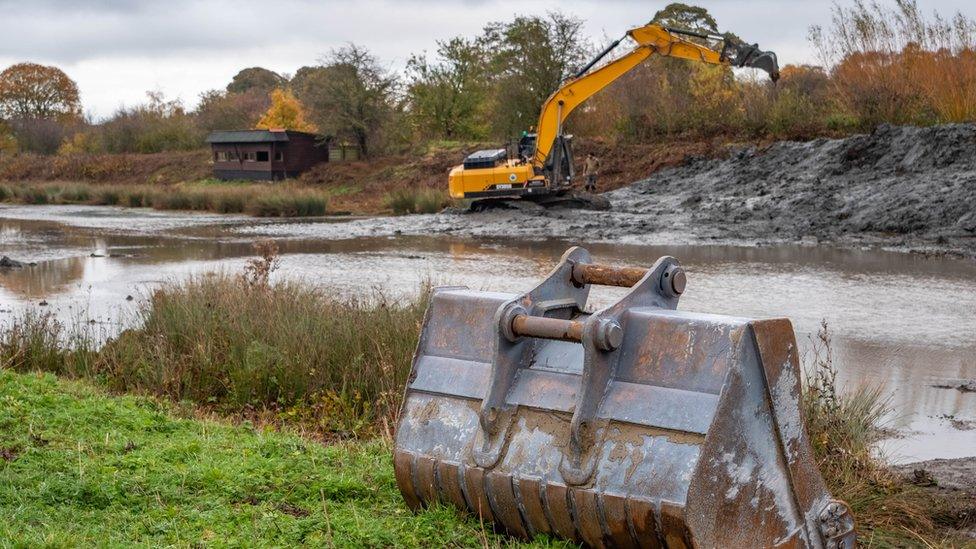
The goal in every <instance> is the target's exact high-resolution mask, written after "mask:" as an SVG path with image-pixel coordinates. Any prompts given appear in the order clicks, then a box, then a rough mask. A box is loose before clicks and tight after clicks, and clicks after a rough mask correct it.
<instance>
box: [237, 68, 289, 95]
mask: <svg viewBox="0 0 976 549" xmlns="http://www.w3.org/2000/svg"><path fill="white" fill-rule="evenodd" d="M287 83H288V81H287V79H285V77H283V76H281V75H280V74H278V73H276V72H274V71H270V70H268V69H265V68H263V67H249V68H246V69H243V70H241V71H240V72H238V73H237V74H236V75H234V79H233V80H231V81H230V84H227V91H228V92H229V93H244V92H246V91H249V90H255V89H256V90H260V91H263V92H264V93H266V94H270V93H271V91H272V90H274V89H277V88H280V87H282V86H284V85H285V84H287Z"/></svg>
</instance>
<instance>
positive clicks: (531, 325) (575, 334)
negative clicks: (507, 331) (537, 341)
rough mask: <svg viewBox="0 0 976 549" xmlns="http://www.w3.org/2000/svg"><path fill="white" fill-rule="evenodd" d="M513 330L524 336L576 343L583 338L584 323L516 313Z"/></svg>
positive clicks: (516, 333)
mask: <svg viewBox="0 0 976 549" xmlns="http://www.w3.org/2000/svg"><path fill="white" fill-rule="evenodd" d="M512 331H513V332H514V333H515V335H518V336H524V337H537V338H541V339H552V340H556V341H572V342H576V343H579V342H580V341H582V340H583V323H582V322H578V321H575V320H561V319H558V318H546V317H542V316H528V315H516V316H515V318H514V319H512Z"/></svg>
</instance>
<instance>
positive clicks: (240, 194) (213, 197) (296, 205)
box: [0, 180, 332, 217]
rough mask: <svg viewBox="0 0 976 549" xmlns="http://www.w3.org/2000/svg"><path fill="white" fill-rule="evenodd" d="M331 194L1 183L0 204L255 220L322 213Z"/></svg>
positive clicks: (207, 186)
mask: <svg viewBox="0 0 976 549" xmlns="http://www.w3.org/2000/svg"><path fill="white" fill-rule="evenodd" d="M331 194H332V193H331V192H330V191H325V190H320V189H311V188H305V187H300V186H297V185H291V184H287V183H282V184H277V185H267V184H260V183H249V184H243V183H241V182H215V181H212V180H203V181H199V182H196V183H188V184H182V185H169V186H160V185H113V184H93V183H6V184H3V185H0V202H14V203H21V204H97V205H104V206H128V207H134V208H139V207H147V208H155V209H157V210H196V211H210V212H217V213H247V214H249V215H253V216H259V217H313V216H322V215H325V214H326V212H327V210H328V204H329V196H331Z"/></svg>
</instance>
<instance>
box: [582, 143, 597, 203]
mask: <svg viewBox="0 0 976 549" xmlns="http://www.w3.org/2000/svg"><path fill="white" fill-rule="evenodd" d="M599 172H600V159H599V158H597V157H596V155H595V154H593V153H587V155H586V160H584V161H583V190H584V191H586V192H588V193H595V192H596V176H597V174H598V173H599Z"/></svg>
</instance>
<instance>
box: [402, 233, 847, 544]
mask: <svg viewBox="0 0 976 549" xmlns="http://www.w3.org/2000/svg"><path fill="white" fill-rule="evenodd" d="M591 284H601V285H612V286H624V287H630V291H629V292H628V293H627V295H626V296H625V297H623V298H622V299H621V300H620V301H619V302H617V303H615V304H613V305H611V306H609V307H607V308H605V309H603V310H600V311H597V312H595V313H592V314H590V313H585V312H583V311H584V310H585V305H586V300H587V295H588V293H589V290H590V285H591ZM684 286H685V274H684V272H683V271H682V269H681V267H679V266H678V262H677V261H676V260H675V259H674V258H671V257H663V258H661V259H659V260H658V261H657V263H655V264H654V266H653V267H652V268H650V269H636V268H623V269H617V268H612V267H607V266H602V265H597V264H593V263H592V262H591V260H590V255H589V253H588V252H587V251H586V250H584V249H582V248H572V249H570V250H569V251H567V252H566V254H564V255H563V258H562V261H561V262H560V264H559V265H558V266H557V267H556V268H555V270H553V271H552V273H551V274H550V275H549V277H548V278H546V279H545V280H544V281H543V282H542V283H541V284H539V285H538V286H537V287H536V288H535V289H533V290H531V291H530V292H528V293H526V294H522V295H513V294H505V293H493V292H476V291H471V290H468V289H464V288H440V289H438V290H436V291H435V293H434V295H433V297H432V298H431V302H430V306H429V308H428V310H427V316H426V318H425V320H424V326H423V332H422V334H421V337H420V344H419V346H418V348H417V354H416V356H415V358H414V363H413V371H412V373H411V375H410V380H409V384H408V386H407V391H406V398H405V401H404V405H403V412H402V415H401V419H400V423H399V426H398V429H397V434H396V449H395V457H394V468H395V471H396V479H397V483H398V484H399V486H400V491H401V492H402V493H403V497H404V498H405V499H406V501H407V503H408V504H409V505H410V506H411V507H414V508H419V507H421V506H424V505H427V504H430V503H432V502H435V501H440V502H444V503H449V504H453V505H456V506H458V507H461V508H463V509H468V510H470V511H472V512H474V513H477V514H478V515H480V516H481V517H483V518H484V519H486V520H490V521H494V522H495V523H496V524H498V525H499V526H500V527H502V528H503V529H504V530H506V531H508V532H510V533H512V534H514V535H518V536H532V535H535V534H538V533H550V534H553V535H556V536H559V537H563V538H568V539H571V540H577V541H582V542H585V543H587V544H589V545H592V546H597V547H602V546H621V547H665V546H666V547H779V546H785V547H853V545H854V537H855V534H854V523H853V517H852V516H851V513H850V510H849V509H848V507H847V505H846V504H844V503H843V502H840V501H836V500H832V499H831V497H830V494H828V493H827V490H826V488H825V486H824V483H823V480H822V479H821V477H820V473H819V471H818V470H817V468H816V465H815V463H814V460H813V456H812V452H811V448H810V444H809V441H808V439H807V434H806V432H805V429H804V426H803V421H802V418H801V416H800V406H799V395H800V376H799V373H800V370H799V365H798V360H797V349H796V341H795V337H794V335H793V329H792V326H791V325H790V323H789V321H788V320H749V319H744V318H735V317H727V316H720V315H711V314H702V313H688V312H682V311H676V310H675V307H676V306H677V304H678V298H679V296H680V295H681V293H682V292H683V291H684Z"/></svg>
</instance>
